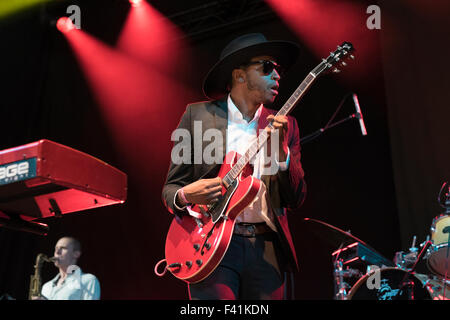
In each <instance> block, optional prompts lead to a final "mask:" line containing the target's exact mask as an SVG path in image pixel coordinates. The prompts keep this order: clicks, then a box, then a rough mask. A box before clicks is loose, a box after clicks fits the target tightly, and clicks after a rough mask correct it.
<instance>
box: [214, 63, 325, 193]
mask: <svg viewBox="0 0 450 320" xmlns="http://www.w3.org/2000/svg"><path fill="white" fill-rule="evenodd" d="M322 63H323V62H322ZM319 67H320V65H319V66H318V67H316V69H318V68H319ZM316 69H314V70H313V71H311V72H310V73H309V74H308V76H307V77H306V78H305V79H304V80H303V81H302V83H301V84H300V85H299V86H298V87H297V89H296V90H295V91H294V93H293V94H292V95H291V97H290V98H289V99H288V100H287V101H286V103H285V104H284V105H283V107H282V108H281V109H280V110H279V111H278V112H277V114H276V115H277V116H279V115H283V116H285V115H288V114H289V113H290V112H291V111H292V109H293V108H294V106H295V105H296V104H297V102H298V101H299V100H300V98H301V97H303V95H304V94H305V93H306V92H307V91H308V89H309V88H310V87H311V85H312V83H313V82H314V80H315V79H316V78H317V76H318V73H315V72H314V71H316ZM266 128H270V129H273V125H272V123H269V124H268V125H267V127H266ZM268 137H269V133H268V132H267V131H266V130H264V131H262V132H261V133H260V134H259V136H258V138H257V139H256V141H255V142H253V143H252V144H251V145H250V147H249V148H248V149H247V151H246V152H245V153H244V155H242V157H240V158H239V160H238V161H237V162H236V164H235V165H234V166H233V168H232V169H231V170H230V171H229V172H228V173H227V174H226V175H225V177H224V178H223V182H224V184H225V186H228V185H230V184H231V183H233V181H234V180H235V179H236V178H237V177H238V176H239V174H240V173H241V171H242V170H243V169H244V167H245V166H246V165H247V164H248V163H249V162H250V160H251V159H253V157H254V156H255V155H256V154H257V153H258V151H259V149H260V148H261V146H263V145H264V144H265V143H266V141H267V139H268Z"/></svg>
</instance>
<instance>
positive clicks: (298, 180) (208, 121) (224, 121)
mask: <svg viewBox="0 0 450 320" xmlns="http://www.w3.org/2000/svg"><path fill="white" fill-rule="evenodd" d="M276 112H277V111H276V110H272V109H268V108H265V107H263V110H262V112H261V116H260V118H259V122H258V130H259V129H263V128H265V127H266V126H267V124H268V122H267V119H266V118H267V116H268V115H269V114H276ZM288 119H289V123H288V133H287V135H286V136H285V139H287V143H288V146H289V152H290V162H289V168H288V170H286V171H281V170H278V172H277V173H276V174H275V175H272V176H267V175H266V176H262V177H261V180H262V181H263V182H264V183H265V185H266V188H267V193H268V195H269V198H270V205H271V207H272V209H273V210H274V215H275V216H276V219H275V225H276V227H277V229H278V235H279V237H280V240H281V244H282V247H283V250H284V253H285V255H286V257H287V259H288V262H289V265H290V266H291V267H292V268H296V269H297V268H298V261H297V256H296V253H295V248H294V245H293V241H292V237H291V233H290V231H289V226H288V221H287V211H288V210H289V209H295V208H297V207H299V206H300V205H301V204H302V202H303V200H304V198H305V195H306V183H305V181H304V172H303V169H302V166H301V163H300V135H299V129H298V125H297V121H296V119H295V118H294V117H291V116H288ZM194 121H201V124H202V136H203V133H204V132H205V131H206V130H207V129H210V128H216V129H219V130H220V131H221V132H222V136H223V138H224V139H223V144H222V150H221V151H222V154H223V155H225V150H226V140H225V139H226V130H227V126H228V107H227V100H226V99H223V100H217V101H210V102H199V103H195V104H190V105H188V106H187V108H186V111H185V112H184V114H183V116H182V118H181V120H180V123H179V125H178V128H183V129H187V130H188V131H189V132H191V134H192V133H193V132H194ZM197 125H198V124H197ZM192 136H193V134H192ZM196 138H197V139H198V138H199V137H196ZM210 143H211V142H210V141H203V142H202V150H203V149H204V148H205V147H206V146H207V145H208V144H210ZM193 144H194V142H193V140H192V144H191V145H192V148H191V149H192V150H191V160H192V161H191V163H192V164H174V163H173V162H171V164H170V167H169V171H168V173H167V178H166V182H165V184H164V187H163V191H162V199H163V202H164V204H165V206H166V207H167V209H168V210H169V212H171V213H174V214H178V215H183V214H186V212H180V210H178V209H177V208H176V207H175V206H174V197H175V193H176V192H177V190H178V189H180V188H181V187H183V186H185V185H188V184H190V183H192V182H195V181H197V180H200V179H204V178H213V177H216V176H217V174H218V172H219V169H220V166H221V164H210V165H209V164H205V163H202V164H194V161H193V159H194V147H193Z"/></svg>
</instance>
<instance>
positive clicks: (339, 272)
mask: <svg viewBox="0 0 450 320" xmlns="http://www.w3.org/2000/svg"><path fill="white" fill-rule="evenodd" d="M333 266H334V270H333V274H334V279H335V292H336V293H335V299H336V300H347V290H348V289H350V288H351V285H350V284H349V283H348V282H346V281H345V278H354V277H357V278H360V277H362V276H363V273H362V272H360V271H359V270H357V269H352V268H349V267H347V268H346V269H344V260H343V259H337V260H335V261H334V263H333Z"/></svg>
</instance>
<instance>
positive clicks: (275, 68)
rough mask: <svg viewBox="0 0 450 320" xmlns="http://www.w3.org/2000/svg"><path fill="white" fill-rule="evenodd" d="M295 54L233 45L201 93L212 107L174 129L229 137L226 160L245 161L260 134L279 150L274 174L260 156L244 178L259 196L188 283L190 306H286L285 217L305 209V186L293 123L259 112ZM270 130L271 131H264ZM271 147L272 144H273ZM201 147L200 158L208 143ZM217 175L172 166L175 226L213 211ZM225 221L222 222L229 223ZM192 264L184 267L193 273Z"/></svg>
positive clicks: (166, 190) (199, 106)
mask: <svg viewBox="0 0 450 320" xmlns="http://www.w3.org/2000/svg"><path fill="white" fill-rule="evenodd" d="M298 51H299V49H298V46H297V45H295V44H294V43H291V42H287V41H268V40H266V38H265V37H264V36H263V35H262V34H259V33H253V34H246V35H243V36H240V37H239V38H237V39H235V40H233V41H231V42H230V43H229V44H228V45H227V46H226V47H225V49H224V50H223V51H222V54H221V57H220V60H219V61H218V62H217V63H216V64H215V65H214V66H213V68H212V69H211V70H210V72H209V73H208V75H207V76H206V79H205V81H204V84H203V91H204V93H205V95H206V96H207V97H208V98H210V99H211V101H207V102H200V103H195V104H190V105H188V107H187V108H186V111H185V113H184V114H183V116H182V118H181V120H180V123H179V126H178V129H186V130H189V131H190V132H192V131H193V129H192V128H193V123H194V122H195V121H201V124H202V136H201V137H200V139H201V138H202V137H203V132H205V131H206V130H209V129H217V130H219V131H220V132H222V133H223V137H226V139H224V141H223V150H222V151H224V150H226V152H225V154H227V155H228V154H229V153H230V152H234V153H236V154H239V155H242V154H244V153H245V151H246V150H247V149H248V148H249V146H250V145H251V143H252V142H254V141H255V140H256V139H257V137H258V136H259V135H260V134H261V131H260V130H264V129H265V130H266V132H267V133H268V134H269V135H270V139H271V140H270V141H271V143H270V146H276V149H275V150H271V151H273V152H274V155H275V158H273V159H275V161H274V162H275V163H273V161H272V162H271V166H272V169H273V165H275V166H276V168H275V170H271V171H270V172H269V174H267V171H265V170H264V169H265V164H267V162H264V161H265V160H264V159H262V155H261V154H262V152H260V153H258V155H257V156H256V157H255V159H254V161H253V162H252V164H253V166H251V167H250V168H251V170H250V171H248V170H247V171H243V172H242V175H249V176H251V177H252V179H254V180H252V181H255V185H256V186H257V188H255V189H254V190H255V192H254V194H253V195H252V197H251V200H249V201H248V203H246V206H245V208H242V210H241V209H240V210H239V213H238V214H236V217H235V219H234V218H233V229H232V236H231V240H230V241H228V242H227V243H226V251H225V252H224V255H223V256H220V259H217V266H215V267H214V268H212V269H211V271H210V272H209V273H208V275H207V276H205V277H204V278H202V279H200V278H198V279H196V281H187V282H188V283H189V286H188V288H189V297H190V298H191V299H253V300H257V299H286V298H288V297H287V294H286V283H287V280H288V278H289V276H291V274H292V272H293V271H295V270H296V269H297V268H298V263H297V257H296V254H295V249H294V246H293V241H292V237H291V234H290V231H289V227H288V221H287V212H288V210H291V209H296V208H298V207H299V206H300V205H301V204H302V202H303V200H304V198H305V194H306V184H305V181H304V172H303V169H302V166H301V162H300V141H299V140H300V139H299V129H298V125H297V121H296V119H295V118H294V117H291V116H285V115H279V116H275V115H276V113H277V111H276V110H272V109H268V108H266V107H265V106H264V105H266V104H270V103H272V102H274V100H275V98H276V96H277V94H278V89H279V81H280V79H281V67H284V68H287V67H289V66H291V65H292V64H293V63H294V62H295V60H296V59H297V56H298ZM270 123H271V124H272V128H266V127H267V125H268V124H270ZM274 133H276V134H274ZM193 137H194V139H199V137H195V136H194V135H193ZM194 139H193V140H194ZM274 139H277V140H276V141H272V140H274ZM197 142H198V141H197ZM272 142H276V143H272ZM195 143H196V142H195V141H194V142H193V144H195ZM200 144H201V145H202V148H203V149H202V151H203V150H204V148H205V143H203V142H200ZM267 145H269V143H267ZM270 146H267V148H268V149H270ZM192 150H194V147H193V146H192ZM263 160H264V161H263ZM220 168H221V165H220V164H218V163H213V164H208V163H201V164H198V163H192V162H189V163H181V164H180V163H175V162H174V161H173V159H172V162H171V164H170V167H169V171H168V174H167V179H166V182H165V184H164V187H163V191H162V198H163V201H164V204H165V205H166V207H167V209H168V210H169V211H170V212H171V213H173V214H175V215H176V217H177V218H180V219H181V218H182V217H184V219H186V218H189V219H197V220H196V221H197V222H198V221H200V220H198V219H200V218H202V216H203V215H202V213H201V212H197V211H195V210H192V208H193V206H195V205H197V206H198V205H208V206H210V205H213V204H215V203H217V202H218V201H219V200H220V199H221V197H222V195H223V190H224V185H225V184H224V181H223V180H222V178H223V177H220V176H217V175H218V172H219V170H220ZM247 169H248V168H247ZM256 182H257V183H256ZM249 190H250V189H249ZM236 192H237V191H236ZM229 206H230V205H229ZM205 215H206V214H205ZM222 218H223V219H224V220H227V219H226V218H227V217H222V216H221V219H222ZM221 221H222V220H221ZM198 223H199V224H200V226H202V224H201V223H200V222H198ZM184 229H186V228H184ZM202 236H204V235H202ZM213 245H214V244H213ZM203 246H204V245H203ZM194 247H195V245H194ZM207 249H209V247H208V248H207ZM196 250H198V251H199V248H198V247H197V248H196ZM203 250H204V248H203V247H202V248H201V251H203ZM191 263H192V262H190V261H188V262H186V263H185V264H187V267H188V268H191ZM202 263H204V261H201V260H200V261H199V260H197V264H198V265H201V264H202ZM180 265H181V264H179V265H178V266H180ZM194 266H195V261H194ZM197 267H198V266H197Z"/></svg>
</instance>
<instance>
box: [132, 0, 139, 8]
mask: <svg viewBox="0 0 450 320" xmlns="http://www.w3.org/2000/svg"><path fill="white" fill-rule="evenodd" d="M130 3H131V5H132V6H133V7H138V6H140V5H141V4H142V0H130Z"/></svg>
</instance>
